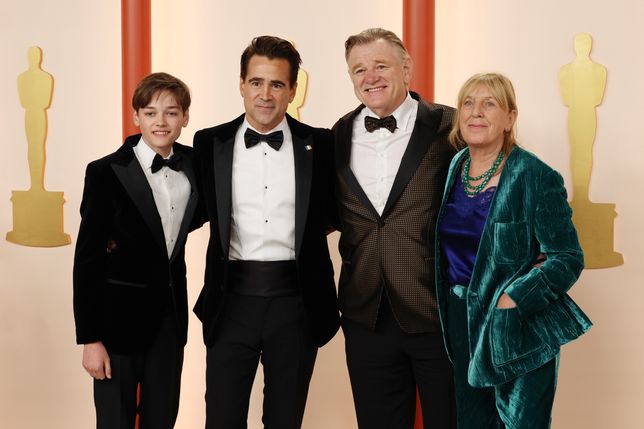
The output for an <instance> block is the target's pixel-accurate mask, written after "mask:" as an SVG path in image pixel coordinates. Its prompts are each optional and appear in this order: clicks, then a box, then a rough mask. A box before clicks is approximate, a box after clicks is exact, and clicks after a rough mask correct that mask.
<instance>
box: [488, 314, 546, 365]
mask: <svg viewBox="0 0 644 429" xmlns="http://www.w3.org/2000/svg"><path fill="white" fill-rule="evenodd" d="M491 323H492V326H491V329H490V348H491V349H492V361H493V363H494V365H495V366H501V365H505V364H507V363H510V362H513V361H516V360H519V359H522V358H524V357H526V356H528V355H530V354H532V353H535V352H537V351H538V350H540V349H542V348H543V347H544V344H543V341H542V340H541V338H539V336H538V335H537V334H536V333H535V332H534V330H533V329H532V328H531V327H530V325H529V324H528V323H526V322H525V321H524V320H522V319H521V316H519V311H518V309H517V308H507V309H506V308H495V309H494V310H493V313H492V322H491Z"/></svg>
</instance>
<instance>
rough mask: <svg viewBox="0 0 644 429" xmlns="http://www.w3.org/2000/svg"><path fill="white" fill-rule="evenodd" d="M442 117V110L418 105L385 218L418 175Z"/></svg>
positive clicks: (385, 211)
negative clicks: (413, 177)
mask: <svg viewBox="0 0 644 429" xmlns="http://www.w3.org/2000/svg"><path fill="white" fill-rule="evenodd" d="M442 116H443V114H442V112H441V111H440V110H433V111H429V110H428V109H427V108H426V107H425V106H424V105H423V104H422V103H418V115H417V117H416V123H415V124H414V130H413V131H412V133H411V137H410V138H409V144H408V145H407V149H406V150H405V153H404V154H403V157H402V160H401V161H400V167H399V168H398V172H397V173H396V178H395V179H394V183H393V185H392V187H391V192H389V197H388V198H387V203H386V204H385V208H384V209H383V211H382V214H383V216H385V215H386V214H387V212H388V211H389V210H390V209H391V207H392V206H393V205H394V204H395V203H396V201H398V198H399V197H400V194H402V192H403V191H404V190H405V188H406V187H407V183H409V181H410V180H411V178H412V176H413V175H414V174H415V173H416V170H417V169H418V166H419V165H420V162H421V161H422V159H423V157H424V156H425V154H426V153H427V151H428V150H429V148H430V146H431V145H432V143H433V141H434V139H435V138H436V132H437V131H438V127H439V125H440V122H441V118H442Z"/></svg>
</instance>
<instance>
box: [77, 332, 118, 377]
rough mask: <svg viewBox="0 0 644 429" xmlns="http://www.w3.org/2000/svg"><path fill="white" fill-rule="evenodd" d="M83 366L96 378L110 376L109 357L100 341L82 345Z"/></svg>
mask: <svg viewBox="0 0 644 429" xmlns="http://www.w3.org/2000/svg"><path fill="white" fill-rule="evenodd" d="M83 368H85V371H87V373H88V374H89V375H91V376H92V377H94V378H95V379H97V380H104V379H105V378H109V379H111V378H112V367H111V366H110V357H109V355H108V354H107V350H106V349H105V346H104V345H103V343H102V342H100V341H97V342H95V343H90V344H85V345H84V346H83Z"/></svg>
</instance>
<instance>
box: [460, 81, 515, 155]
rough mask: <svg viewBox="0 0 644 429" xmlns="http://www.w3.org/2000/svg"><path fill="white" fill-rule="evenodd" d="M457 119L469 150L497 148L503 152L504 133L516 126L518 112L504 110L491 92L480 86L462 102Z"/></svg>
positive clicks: (484, 86)
mask: <svg viewBox="0 0 644 429" xmlns="http://www.w3.org/2000/svg"><path fill="white" fill-rule="evenodd" d="M458 116H459V129H460V132H461V136H462V138H463V140H464V141H465V143H467V145H468V146H470V147H471V148H477V149H483V148H491V149H496V148H497V146H498V148H499V150H500V148H501V147H503V142H504V133H505V132H509V131H510V130H511V129H512V126H513V125H514V121H515V119H516V111H514V110H513V111H508V110H507V108H504V107H502V106H501V104H500V103H499V102H498V100H496V99H495V98H494V96H493V95H492V92H491V91H490V89H489V88H488V87H487V86H486V85H484V84H479V85H477V86H476V87H474V89H473V90H472V91H471V92H470V93H469V94H467V95H466V96H465V97H464V98H463V102H462V104H461V106H460V108H459V112H458Z"/></svg>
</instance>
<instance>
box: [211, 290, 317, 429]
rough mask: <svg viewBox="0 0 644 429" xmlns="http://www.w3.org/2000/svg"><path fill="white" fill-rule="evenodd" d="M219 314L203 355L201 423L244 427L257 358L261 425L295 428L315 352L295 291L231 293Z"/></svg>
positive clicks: (217, 427) (219, 428)
mask: <svg viewBox="0 0 644 429" xmlns="http://www.w3.org/2000/svg"><path fill="white" fill-rule="evenodd" d="M221 317H222V319H221V320H220V321H219V328H218V332H217V336H216V340H215V343H214V344H213V345H212V346H210V347H208V351H207V358H206V362H207V368H206V428H207V429H245V428H246V427H247V423H246V422H247V418H248V404H249V400H250V394H251V390H252V386H253V381H254V379H255V373H256V371H257V367H258V364H259V362H260V361H261V363H262V366H263V368H264V403H263V417H262V422H263V423H264V427H265V428H267V429H299V428H300V427H301V425H302V418H303V416H304V407H305V404H306V396H307V394H308V389H309V382H310V380H311V375H312V374H313V366H314V364H315V358H316V356H317V345H316V344H315V342H314V340H313V337H312V335H311V332H310V328H309V325H308V322H307V320H306V318H305V314H304V307H303V304H302V298H301V297H300V295H299V294H297V295H292V296H282V297H261V296H244V295H235V294H231V295H229V297H228V299H227V301H226V305H225V307H224V309H223V313H222V314H221Z"/></svg>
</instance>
